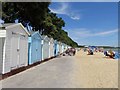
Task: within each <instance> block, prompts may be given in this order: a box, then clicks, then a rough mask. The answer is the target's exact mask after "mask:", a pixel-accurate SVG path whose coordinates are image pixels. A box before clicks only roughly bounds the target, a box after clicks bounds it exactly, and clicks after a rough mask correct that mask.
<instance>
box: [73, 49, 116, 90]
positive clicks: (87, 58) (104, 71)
mask: <svg viewBox="0 0 120 90" xmlns="http://www.w3.org/2000/svg"><path fill="white" fill-rule="evenodd" d="M75 57H76V61H75V62H74V64H75V69H76V70H75V71H74V73H76V74H74V75H76V76H74V80H76V81H77V80H80V81H79V82H80V84H81V85H82V87H83V88H118V60H115V59H110V58H105V56H104V55H103V53H101V52H97V53H94V55H87V52H83V51H82V50H81V51H79V52H77V54H76V56H75Z"/></svg>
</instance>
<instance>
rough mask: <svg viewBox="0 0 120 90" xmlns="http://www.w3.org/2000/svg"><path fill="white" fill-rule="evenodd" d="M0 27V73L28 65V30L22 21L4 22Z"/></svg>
mask: <svg viewBox="0 0 120 90" xmlns="http://www.w3.org/2000/svg"><path fill="white" fill-rule="evenodd" d="M0 28H1V29H0V64H1V65H0V73H1V74H5V73H7V72H10V71H11V70H13V69H17V68H20V67H23V66H27V65H28V36H29V35H30V34H29V33H28V31H27V30H26V29H25V28H24V26H23V25H22V24H21V23H18V24H13V23H11V24H3V25H2V26H1V27H0ZM1 67H2V68H1Z"/></svg>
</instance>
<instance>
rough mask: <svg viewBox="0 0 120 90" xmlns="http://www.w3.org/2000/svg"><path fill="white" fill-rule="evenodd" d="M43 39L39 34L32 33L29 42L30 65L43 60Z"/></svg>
mask: <svg viewBox="0 0 120 90" xmlns="http://www.w3.org/2000/svg"><path fill="white" fill-rule="evenodd" d="M41 41H42V37H41V35H40V34H39V31H37V32H30V37H29V40H28V43H29V44H28V52H29V54H28V63H29V65H30V64H33V63H35V62H38V61H41V60H42V46H41Z"/></svg>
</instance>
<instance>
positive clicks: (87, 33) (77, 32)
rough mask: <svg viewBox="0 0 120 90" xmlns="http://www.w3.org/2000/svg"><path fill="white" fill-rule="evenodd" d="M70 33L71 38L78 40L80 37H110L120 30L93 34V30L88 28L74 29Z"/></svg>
mask: <svg viewBox="0 0 120 90" xmlns="http://www.w3.org/2000/svg"><path fill="white" fill-rule="evenodd" d="M68 32H69V36H71V37H72V36H73V33H74V36H76V38H78V37H85V38H86V37H95V36H99V37H101V36H108V35H111V34H114V33H117V32H118V29H114V30H108V31H103V32H92V30H88V29H86V28H79V29H74V30H68Z"/></svg>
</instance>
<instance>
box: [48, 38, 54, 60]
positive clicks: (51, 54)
mask: <svg viewBox="0 0 120 90" xmlns="http://www.w3.org/2000/svg"><path fill="white" fill-rule="evenodd" d="M53 56H54V39H53V38H50V41H49V58H50V57H53Z"/></svg>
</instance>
